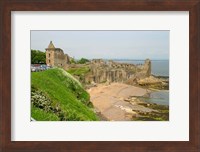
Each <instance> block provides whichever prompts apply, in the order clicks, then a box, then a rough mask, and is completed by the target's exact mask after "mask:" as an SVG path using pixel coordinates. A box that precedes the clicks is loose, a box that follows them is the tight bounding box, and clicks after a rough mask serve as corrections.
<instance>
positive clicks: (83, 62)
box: [78, 58, 90, 64]
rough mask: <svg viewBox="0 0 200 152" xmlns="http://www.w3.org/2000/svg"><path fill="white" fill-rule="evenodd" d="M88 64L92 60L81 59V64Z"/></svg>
mask: <svg viewBox="0 0 200 152" xmlns="http://www.w3.org/2000/svg"><path fill="white" fill-rule="evenodd" d="M87 62H90V60H88V59H85V58H81V59H80V60H79V61H78V63H79V64H85V63H87Z"/></svg>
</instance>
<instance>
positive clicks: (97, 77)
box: [46, 41, 151, 84]
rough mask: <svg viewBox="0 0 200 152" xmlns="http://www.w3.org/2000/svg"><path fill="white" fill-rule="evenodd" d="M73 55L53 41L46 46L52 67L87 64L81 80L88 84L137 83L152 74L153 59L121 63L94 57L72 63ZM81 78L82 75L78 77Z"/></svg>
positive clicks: (48, 63)
mask: <svg viewBox="0 0 200 152" xmlns="http://www.w3.org/2000/svg"><path fill="white" fill-rule="evenodd" d="M70 59H71V57H70V56H69V55H67V54H64V52H63V50H62V49H60V48H56V47H55V46H54V45H53V43H52V41H51V42H50V44H49V46H48V48H46V64H47V65H48V66H52V67H61V68H63V69H65V70H67V69H69V68H80V67H82V66H87V67H88V68H89V72H88V73H86V74H85V75H84V77H81V79H82V80H81V81H82V82H83V83H86V84H90V83H93V82H94V83H104V82H109V83H110V82H123V83H128V84H135V82H138V80H139V79H144V78H148V77H150V76H151V61H150V60H149V59H146V60H145V63H144V64H142V65H135V64H128V63H119V62H115V61H113V60H109V61H105V60H103V59H93V60H91V61H90V62H89V63H87V65H86V64H85V65H81V64H70ZM76 78H77V79H79V80H80V77H76Z"/></svg>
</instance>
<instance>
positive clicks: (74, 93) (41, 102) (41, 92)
mask: <svg viewBox="0 0 200 152" xmlns="http://www.w3.org/2000/svg"><path fill="white" fill-rule="evenodd" d="M31 106H32V107H31V117H33V118H34V119H35V120H37V121H40V120H41V121H44V120H54V121H58V120H63V121H65V120H69V121H76V120H79V121H83V120H88V121H91V120H98V118H97V116H96V114H95V113H94V112H93V111H92V109H91V107H92V104H91V102H90V96H89V94H88V93H87V92H86V91H85V90H84V88H83V87H82V85H81V84H80V82H78V81H77V80H76V79H75V78H74V77H73V76H72V75H70V74H69V73H67V72H66V71H64V70H63V69H58V68H56V69H50V70H46V71H43V72H32V73H31Z"/></svg>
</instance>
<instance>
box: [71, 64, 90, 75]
mask: <svg viewBox="0 0 200 152" xmlns="http://www.w3.org/2000/svg"><path fill="white" fill-rule="evenodd" d="M89 71H90V69H89V67H87V66H83V67H79V68H71V69H69V70H67V72H68V73H70V74H72V75H77V76H81V75H85V74H86V73H88V72H89Z"/></svg>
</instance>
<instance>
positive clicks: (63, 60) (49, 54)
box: [46, 41, 70, 68]
mask: <svg viewBox="0 0 200 152" xmlns="http://www.w3.org/2000/svg"><path fill="white" fill-rule="evenodd" d="M69 63H70V61H69V56H68V55H67V54H64V53H63V50H62V49H60V48H56V47H55V46H54V45H53V42H52V41H50V43H49V46H48V48H46V64H47V65H48V66H52V67H55V66H56V67H63V68H64V67H66V66H67V64H69Z"/></svg>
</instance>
